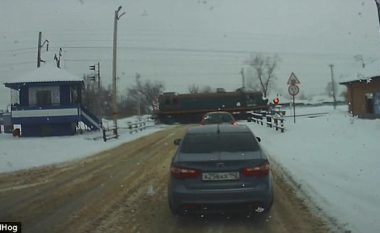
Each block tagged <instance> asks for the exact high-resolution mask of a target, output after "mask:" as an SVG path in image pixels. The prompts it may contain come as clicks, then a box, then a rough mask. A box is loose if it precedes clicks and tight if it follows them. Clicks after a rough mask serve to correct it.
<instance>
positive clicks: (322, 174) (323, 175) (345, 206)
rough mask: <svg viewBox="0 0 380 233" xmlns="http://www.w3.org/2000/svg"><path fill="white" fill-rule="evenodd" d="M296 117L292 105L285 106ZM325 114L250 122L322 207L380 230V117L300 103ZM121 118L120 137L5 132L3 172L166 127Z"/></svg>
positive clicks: (358, 232)
mask: <svg viewBox="0 0 380 233" xmlns="http://www.w3.org/2000/svg"><path fill="white" fill-rule="evenodd" d="M285 110H286V115H287V116H291V115H292V113H293V111H292V109H285ZM321 112H322V113H325V112H327V113H328V114H327V115H322V116H318V117H315V118H308V117H306V116H303V117H298V118H297V119H296V124H294V123H293V118H292V117H287V118H285V119H286V121H285V128H286V130H285V133H280V132H279V131H275V130H274V129H271V128H267V127H265V126H261V125H257V124H255V123H252V122H251V123H246V122H244V124H248V125H249V126H250V128H251V129H252V131H253V132H254V133H255V134H256V136H259V137H261V139H262V141H261V145H262V147H263V148H264V149H265V150H266V151H267V152H268V154H269V155H270V157H271V159H272V160H275V161H276V162H277V163H278V164H280V166H281V167H282V168H283V169H284V170H285V171H286V172H287V173H288V175H289V176H290V177H291V179H292V180H293V181H295V182H296V183H297V184H298V185H297V187H298V188H299V189H300V192H302V193H303V194H306V195H307V197H308V198H310V199H311V200H312V201H313V202H314V203H315V204H316V205H317V206H318V207H319V208H321V209H322V211H323V212H324V213H325V214H327V215H328V216H329V217H330V218H332V219H333V220H334V221H336V223H337V224H339V225H343V226H344V227H345V228H346V229H348V230H351V231H352V232H353V233H367V232H378V229H380V221H378V220H379V216H380V185H379V181H378V180H379V179H380V156H379V154H380V153H379V152H380V149H379V144H378V143H379V138H380V120H364V119H357V118H353V117H351V116H349V115H348V114H347V107H346V106H338V109H337V110H333V107H332V106H319V107H298V108H296V114H300V115H303V114H309V113H321ZM135 121H136V119H135V118H127V119H123V120H122V121H119V126H120V128H121V129H120V138H119V139H118V140H110V141H107V142H106V143H105V142H103V141H102V139H98V140H93V138H95V137H100V136H101V133H100V132H98V133H86V134H83V135H75V136H66V137H44V138H14V137H12V136H10V135H6V134H0V172H10V171H15V170H19V169H25V168H31V167H36V166H41V165H48V164H53V163H58V162H63V161H70V160H74V159H78V158H83V157H86V156H90V155H92V154H94V153H97V152H100V151H104V150H107V149H110V148H113V147H116V146H118V145H120V144H122V143H125V142H128V141H131V140H134V139H136V138H139V137H142V136H144V135H148V134H151V133H153V132H156V131H158V130H160V129H162V128H163V127H166V126H153V127H149V128H147V129H145V130H143V131H141V132H138V133H135V134H129V132H128V130H127V128H126V127H127V125H128V124H127V123H128V122H135Z"/></svg>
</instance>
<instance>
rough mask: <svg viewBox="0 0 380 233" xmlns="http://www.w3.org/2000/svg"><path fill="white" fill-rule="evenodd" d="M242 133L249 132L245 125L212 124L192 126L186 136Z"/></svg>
mask: <svg viewBox="0 0 380 233" xmlns="http://www.w3.org/2000/svg"><path fill="white" fill-rule="evenodd" d="M218 130H219V133H238V132H239V133H242V132H251V130H250V129H249V128H248V127H247V126H246V125H227V124H212V125H202V126H193V127H191V128H189V129H188V130H187V133H188V134H202V133H217V132H218Z"/></svg>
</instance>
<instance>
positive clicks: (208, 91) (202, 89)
mask: <svg viewBox="0 0 380 233" xmlns="http://www.w3.org/2000/svg"><path fill="white" fill-rule="evenodd" d="M200 92H201V93H211V92H212V88H211V87H210V86H203V87H202V88H201V91H200Z"/></svg>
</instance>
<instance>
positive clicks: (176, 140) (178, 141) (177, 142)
mask: <svg viewBox="0 0 380 233" xmlns="http://www.w3.org/2000/svg"><path fill="white" fill-rule="evenodd" d="M173 143H174V145H176V146H178V145H179V144H180V143H181V139H180V138H177V139H175V140H174V142H173Z"/></svg>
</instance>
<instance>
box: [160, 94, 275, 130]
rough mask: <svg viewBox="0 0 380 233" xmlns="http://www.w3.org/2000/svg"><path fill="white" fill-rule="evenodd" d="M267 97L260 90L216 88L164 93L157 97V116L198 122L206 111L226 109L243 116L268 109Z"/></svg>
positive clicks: (235, 114)
mask: <svg viewBox="0 0 380 233" xmlns="http://www.w3.org/2000/svg"><path fill="white" fill-rule="evenodd" d="M267 103H268V100H266V99H263V95H262V93H261V92H246V91H234V92H226V91H221V90H219V91H217V92H215V93H197V94H176V93H174V92H167V93H164V94H162V95H160V96H159V98H158V104H159V107H158V110H157V111H156V112H155V116H156V118H157V119H158V120H159V121H160V122H163V123H174V122H179V123H192V122H200V119H201V117H202V116H203V114H205V113H206V112H211V111H227V112H230V113H232V114H233V115H234V116H235V118H237V119H246V118H247V112H250V111H255V110H267V108H268V104H267Z"/></svg>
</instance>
